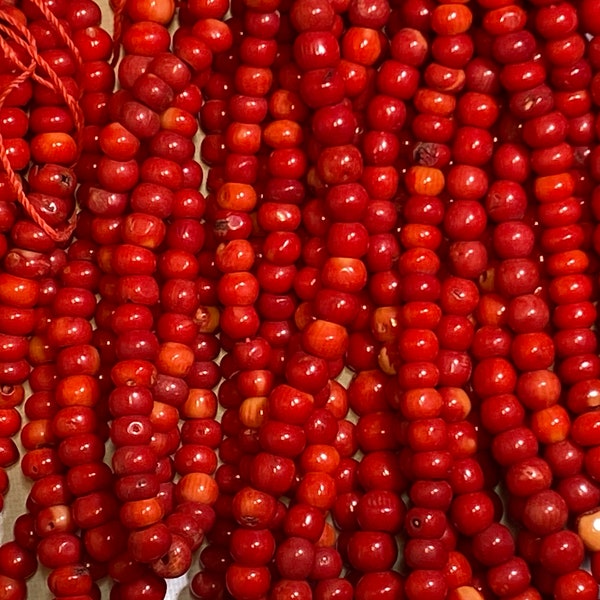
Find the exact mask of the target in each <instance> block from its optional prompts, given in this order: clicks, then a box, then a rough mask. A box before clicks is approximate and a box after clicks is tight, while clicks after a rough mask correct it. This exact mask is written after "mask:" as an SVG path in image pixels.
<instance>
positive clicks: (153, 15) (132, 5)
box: [125, 0, 175, 25]
mask: <svg viewBox="0 0 600 600" xmlns="http://www.w3.org/2000/svg"><path fill="white" fill-rule="evenodd" d="M125 6H126V8H127V14H128V15H129V16H130V17H131V20H132V21H134V22H138V21H152V22H154V23H160V24H161V25H168V24H169V23H170V22H171V20H172V19H173V15H174V14H175V2H174V0H127V3H126V5H125Z"/></svg>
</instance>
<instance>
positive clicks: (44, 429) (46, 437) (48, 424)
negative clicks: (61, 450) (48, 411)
mask: <svg viewBox="0 0 600 600" xmlns="http://www.w3.org/2000/svg"><path fill="white" fill-rule="evenodd" d="M20 437H21V444H22V445H23V448H25V450H34V449H35V448H43V447H47V446H48V445H50V444H53V443H54V442H56V436H55V435H54V433H53V431H52V420H51V419H36V420H35V421H30V422H29V423H26V424H25V425H24V426H23V428H22V429H21V433H20Z"/></svg>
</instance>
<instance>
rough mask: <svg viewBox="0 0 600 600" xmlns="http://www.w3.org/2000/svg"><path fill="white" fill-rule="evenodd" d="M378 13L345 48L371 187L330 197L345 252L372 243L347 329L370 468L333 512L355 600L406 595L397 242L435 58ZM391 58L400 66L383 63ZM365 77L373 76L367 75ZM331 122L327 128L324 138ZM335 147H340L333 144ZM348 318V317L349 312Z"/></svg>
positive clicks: (413, 35)
mask: <svg viewBox="0 0 600 600" xmlns="http://www.w3.org/2000/svg"><path fill="white" fill-rule="evenodd" d="M376 8H377V11H376V13H377V15H376V17H375V18H370V19H367V18H366V17H367V15H365V14H364V9H363V8H362V7H360V6H358V5H356V4H354V3H351V5H350V7H349V17H350V22H351V27H350V28H349V29H348V30H347V31H346V32H345V34H344V36H343V39H342V61H341V63H340V66H341V71H342V76H343V77H344V83H345V86H346V94H347V96H348V97H350V98H352V104H353V108H354V119H355V122H357V123H360V129H357V131H360V132H361V133H360V138H359V139H360V141H359V142H358V143H357V142H356V141H355V140H352V138H351V137H349V138H348V139H347V140H346V141H347V142H352V141H354V143H357V145H359V146H360V147H361V149H362V154H363V159H364V169H363V172H362V176H361V180H360V182H361V185H360V186H358V185H356V184H351V185H350V186H347V187H348V188H349V191H350V190H351V191H352V193H348V192H345V193H344V187H345V186H338V187H337V188H333V189H332V190H330V192H329V193H328V194H327V195H326V197H325V204H326V210H327V214H328V215H330V218H331V219H332V220H333V221H336V222H337V223H335V225H334V226H333V227H332V229H333V228H335V227H337V228H338V229H339V230H340V232H342V233H344V234H345V235H346V239H345V240H344V243H346V244H348V243H350V242H353V243H354V247H355V248H358V247H359V243H360V242H361V241H365V248H364V260H365V264H366V266H367V269H368V271H369V273H370V276H369V281H368V285H367V293H365V294H364V295H365V296H366V300H364V299H361V298H360V297H358V298H357V299H353V298H352V296H348V299H347V300H346V304H347V305H348V306H350V307H352V306H353V305H354V307H355V308H354V310H355V311H358V312H356V313H355V314H353V315H352V314H351V315H348V317H347V322H345V323H344V324H345V325H346V327H348V329H349V331H350V338H349V342H348V350H347V352H346V364H347V365H348V366H350V367H352V368H354V370H355V371H357V372H356V373H355V375H354V376H353V378H352V380H351V381H350V383H349V386H348V402H349V405H350V409H351V410H352V412H353V417H354V418H356V427H355V429H354V430H353V435H354V437H355V440H356V441H355V445H356V447H357V448H358V450H359V451H360V452H361V458H360V464H358V463H357V462H356V461H354V464H352V463H350V464H348V466H347V467H345V470H346V471H347V470H349V468H350V467H351V468H352V471H349V474H347V473H344V471H342V474H343V475H344V478H341V477H336V490H337V494H338V498H336V503H335V504H334V507H333V509H332V514H333V518H334V521H335V523H336V525H337V526H338V527H339V528H340V529H342V533H341V534H340V537H339V541H338V548H339V550H340V552H341V554H342V555H343V556H344V558H345V559H346V561H347V562H349V563H350V566H351V567H352V568H353V570H352V571H350V572H348V573H346V576H345V577H347V578H349V579H350V578H351V581H352V582H353V584H354V587H355V590H354V593H355V597H357V598H363V599H367V598H372V597H389V598H395V597H397V596H398V594H400V593H401V591H402V589H403V586H404V580H403V578H402V577H401V576H400V574H399V573H398V572H397V571H396V570H395V568H394V565H393V564H390V563H388V564H386V563H385V562H384V561H385V560H386V558H385V556H384V553H385V552H389V548H390V545H391V549H392V551H394V550H395V548H394V544H395V538H396V536H397V535H398V534H399V533H400V531H402V529H403V525H404V517H405V512H406V507H405V504H404V502H403V500H402V499H401V495H402V494H403V493H405V492H406V487H407V482H406V480H405V479H404V477H402V475H401V474H400V472H399V467H398V466H397V457H396V452H397V451H398V450H399V447H400V437H399V435H398V431H399V430H400V428H401V425H400V423H399V416H398V414H397V411H395V410H394V409H393V408H392V406H391V396H393V394H394V393H395V392H392V391H391V390H393V388H394V387H395V384H396V377H397V378H401V377H402V375H400V373H399V370H402V368H403V366H399V365H398V363H397V355H398V347H397V342H398V326H399V324H400V320H401V317H400V309H399V305H400V303H401V300H402V288H401V280H402V270H403V268H404V266H406V265H404V266H403V265H402V257H400V246H399V243H398V240H397V239H396V227H397V211H396V207H395V205H394V203H393V200H394V198H395V197H396V194H397V189H398V184H399V179H400V176H399V173H400V166H399V163H400V164H401V162H400V160H401V159H399V157H400V154H401V151H402V149H403V148H402V141H401V139H402V138H401V136H402V135H403V134H404V132H403V128H404V124H405V117H406V106H405V101H407V100H409V98H410V97H411V94H412V92H413V91H414V90H413V87H414V86H415V85H416V84H417V83H418V74H417V71H416V69H415V66H416V64H417V63H419V61H420V58H424V54H422V52H426V51H427V46H426V43H425V41H424V39H423V37H422V36H421V34H420V33H419V32H418V31H416V30H410V29H402V30H400V31H398V32H397V33H396V34H395V35H393V37H391V40H390V43H389V46H388V45H387V43H385V42H384V40H385V38H384V37H383V35H384V34H383V31H382V29H383V28H384V27H385V26H387V22H388V18H387V16H388V14H389V8H388V7H387V6H386V5H384V4H378V5H377V6H376ZM357 13H358V14H357ZM361 13H362V14H361ZM420 42H423V45H422V46H420ZM388 52H389V54H391V58H388V59H387V60H384V61H383V62H381V59H382V58H384V57H386V56H388ZM342 65H343V66H342ZM361 70H362V71H363V76H359V75H358V74H357V73H360V72H361ZM415 75H417V77H416V78H415ZM361 82H362V85H359V84H361ZM369 82H370V83H369ZM338 114H339V109H338ZM324 116H325V115H322V117H324ZM346 120H348V119H346ZM324 122H325V120H324V119H323V120H321V121H319V125H320V128H321V129H323V128H324V127H325V125H324ZM340 133H341V132H340ZM327 137H328V138H329V139H331V134H329V135H328V136H327ZM365 192H366V193H365ZM361 225H362V227H361ZM334 231H335V229H334ZM327 240H328V242H329V243H328V244H327V249H328V254H330V255H335V246H336V245H337V244H335V243H333V242H334V241H335V238H332V237H329V235H328V236H327ZM407 259H408V261H410V258H409V257H408V256H407ZM357 300H358V302H357ZM342 306H343V305H340V308H341V307H342ZM338 314H342V313H341V310H340V309H339V308H338ZM363 321H366V322H363ZM388 394H389V396H388ZM348 458H349V457H348ZM353 480H354V485H352V487H350V485H351V484H352V483H353ZM346 487H348V488H349V489H348V490H347V491H346V489H345V488H346ZM344 491H345V492H346V493H345V494H344V493H343V492H344ZM390 542H391V544H390ZM386 546H387V548H386ZM370 547H375V548H377V551H376V553H373V554H372V558H369V557H368V554H369V552H372V551H371V550H370ZM382 551H383V552H382ZM391 556H392V557H393V558H394V559H395V555H394V554H392V555H391Z"/></svg>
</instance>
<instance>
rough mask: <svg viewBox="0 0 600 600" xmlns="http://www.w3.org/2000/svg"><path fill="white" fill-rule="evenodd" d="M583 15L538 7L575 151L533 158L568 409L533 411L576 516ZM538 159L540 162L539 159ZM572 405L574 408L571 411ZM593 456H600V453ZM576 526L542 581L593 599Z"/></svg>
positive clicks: (581, 345) (580, 478) (585, 267)
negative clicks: (571, 235) (566, 230)
mask: <svg viewBox="0 0 600 600" xmlns="http://www.w3.org/2000/svg"><path fill="white" fill-rule="evenodd" d="M578 18H579V17H578V13H577V9H576V7H574V6H573V5H572V4H570V3H560V4H557V5H556V6H540V7H539V8H538V10H537V12H536V15H535V21H534V23H535V28H536V32H537V33H538V34H540V35H541V36H542V37H543V38H544V39H545V40H547V41H546V43H545V48H544V49H545V56H546V58H547V61H548V69H549V78H550V81H551V83H552V86H553V88H555V89H556V90H558V91H557V92H556V93H555V94H554V104H555V108H556V109H557V110H558V111H560V112H561V113H562V114H563V115H564V116H565V117H566V119H568V120H567V136H566V140H565V142H563V143H562V147H563V148H566V152H565V154H567V156H568V154H569V151H570V154H571V156H572V158H571V161H570V162H569V160H568V159H567V157H562V156H560V154H559V153H558V152H556V151H555V152H554V157H553V160H550V159H549V158H548V154H549V153H550V152H549V151H548V149H546V148H544V149H540V150H536V151H535V152H534V154H533V155H532V166H533V169H534V171H536V174H537V175H538V179H537V181H536V188H537V187H538V186H539V187H540V188H549V190H550V194H551V200H550V201H549V202H548V203H547V204H545V206H544V208H545V211H544V213H543V215H540V216H543V224H544V225H545V226H546V227H548V230H549V231H547V232H544V235H543V237H542V250H543V251H545V252H547V253H548V254H549V257H548V259H547V261H545V264H546V272H547V274H548V275H549V276H551V277H552V280H551V284H550V290H549V291H550V299H551V301H552V302H553V307H552V320H553V323H554V325H555V328H556V331H555V333H554V336H553V339H554V343H555V347H556V355H557V361H556V362H557V365H556V372H557V373H558V375H559V377H560V379H561V384H562V389H563V394H564V398H565V401H564V408H563V407H562V406H561V407H560V408H557V407H555V406H551V407H548V408H546V409H545V410H544V411H538V412H537V413H535V415H534V418H535V420H534V421H532V426H533V427H535V430H534V431H536V435H537V437H538V439H539V440H540V441H541V442H543V443H544V444H546V448H545V452H544V456H545V458H546V460H547V461H548V462H549V464H550V466H551V468H552V471H553V475H554V476H555V477H557V476H559V477H560V476H561V474H560V473H558V472H557V471H558V470H559V469H561V468H562V469H563V470H564V469H565V468H567V469H571V473H572V476H571V477H570V478H566V479H561V480H560V481H558V482H557V483H556V484H555V490H556V492H557V493H558V494H559V495H560V496H561V498H562V499H563V501H564V506H566V508H567V509H568V510H569V513H570V515H571V517H572V518H577V517H579V515H581V514H582V513H584V512H586V511H591V510H597V507H598V505H599V504H600V496H599V491H600V490H599V488H598V486H597V485H595V484H594V481H593V480H595V481H598V476H599V475H600V471H598V469H597V468H596V467H595V466H594V465H595V459H594V450H595V449H594V448H591V446H596V447H597V443H596V440H595V439H594V436H593V435H591V434H590V431H591V429H593V427H594V426H597V425H595V423H596V421H597V419H596V418H595V416H594V415H593V414H591V413H592V410H593V408H592V407H590V406H589V405H588V403H587V398H588V397H589V396H588V394H589V391H590V390H593V389H594V386H595V383H596V382H597V381H598V374H599V372H600V369H599V364H598V357H597V347H598V343H597V337H596V334H594V333H593V332H592V331H590V330H589V329H588V328H587V327H588V326H587V325H585V324H584V326H583V327H581V326H580V324H579V323H577V322H576V321H574V320H573V321H571V322H569V321H570V320H568V319H564V318H563V319H561V318H560V312H559V311H561V312H563V317H564V311H565V308H567V305H568V304H571V303H573V302H577V303H578V304H579V307H578V308H579V311H582V309H583V310H584V311H585V312H587V313H588V315H587V317H588V318H589V319H590V321H592V322H595V321H596V320H597V311H596V309H595V307H594V304H593V298H594V297H595V285H596V282H595V281H594V279H593V277H592V274H593V272H594V271H595V270H597V262H596V264H594V263H593V262H590V259H589V257H590V256H591V255H592V253H591V252H590V250H591V249H592V243H591V225H590V221H591V220H592V214H591V210H590V204H589V202H586V201H585V200H584V198H585V196H587V195H588V193H590V191H588V190H587V189H584V187H583V186H582V180H581V177H580V176H577V172H576V171H574V167H575V166H577V160H578V156H579V154H580V153H581V148H577V147H576V146H578V145H580V144H582V143H589V142H592V141H593V140H594V136H593V133H594V132H593V125H592V124H591V123H590V118H589V117H590V116H591V115H590V114H589V113H588V112H587V111H589V108H590V106H591V96H590V93H589V91H588V90H589V88H590V85H591V81H592V69H591V65H590V64H589V62H588V59H584V58H583V55H584V53H585V48H586V39H585V37H584V36H583V35H582V34H580V33H577V31H576V29H577V25H578ZM550 69H551V70H550ZM534 158H537V161H535V162H534V161H533V159H534ZM544 159H545V160H544ZM561 159H562V160H561ZM565 171H568V175H569V176H566V173H565ZM552 177H553V178H552ZM547 182H549V183H550V185H547ZM583 183H585V182H583ZM561 187H562V188H563V189H562V190H560V188H561ZM538 195H540V196H541V194H538ZM559 215H560V216H559ZM569 225H571V226H575V227H576V228H578V229H579V231H580V232H581V234H582V235H581V238H580V239H579V240H577V241H576V242H574V243H571V244H568V243H567V244H566V245H563V247H556V245H554V244H553V242H554V243H555V241H556V238H555V239H554V240H553V239H552V237H554V236H552V230H553V228H555V227H557V226H560V227H565V226H567V227H568V226H569ZM549 237H550V240H549V239H548V238H549ZM582 392H583V393H582ZM561 404H562V403H561ZM566 409H568V410H569V411H570V412H571V414H570V415H569V413H568V412H567V411H566ZM538 415H539V417H538ZM536 417H537V418H536ZM570 418H571V419H573V420H572V423H569V419H570ZM569 427H570V430H569ZM538 432H539V433H538ZM595 455H596V456H598V453H597V452H596V453H595ZM552 459H553V460H552ZM581 462H583V465H582V464H581ZM582 466H583V469H582ZM557 467H558V468H557ZM578 471H579V472H578ZM562 477H564V475H563V476H562ZM590 478H591V479H590ZM556 529H558V527H557V528H556ZM576 531H577V533H578V534H579V537H578V536H577V535H576V534H575V533H574V532H572V531H569V530H568V529H565V530H557V531H554V532H552V533H551V534H549V535H547V536H545V537H544V538H543V539H542V540H541V543H540V551H539V561H540V564H541V567H540V570H544V571H545V572H546V573H548V572H549V573H551V575H552V576H551V577H546V578H545V582H544V583H545V585H546V586H547V588H548V589H551V590H553V591H554V593H555V595H557V596H559V597H561V596H562V597H569V594H571V593H572V592H571V591H570V590H571V589H572V586H573V585H577V584H578V582H579V581H582V582H583V584H584V586H583V587H584V592H583V593H584V594H589V595H590V597H591V596H592V595H594V594H597V586H595V585H594V584H593V583H591V582H590V581H589V580H588V579H589V577H588V575H587V574H585V575H584V574H582V573H580V572H578V570H577V569H578V567H581V565H582V563H583V557H584V547H585V548H588V549H589V545H588V542H587V541H586V540H588V539H589V538H588V536H589V535H590V530H589V522H586V519H585V518H582V519H580V520H579V522H578V523H577V529H576ZM592 537H594V534H592ZM540 587H541V584H540Z"/></svg>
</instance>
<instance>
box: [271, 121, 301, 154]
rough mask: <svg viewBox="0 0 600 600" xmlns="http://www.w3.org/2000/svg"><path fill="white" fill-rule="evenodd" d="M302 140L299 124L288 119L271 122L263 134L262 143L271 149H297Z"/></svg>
mask: <svg viewBox="0 0 600 600" xmlns="http://www.w3.org/2000/svg"><path fill="white" fill-rule="evenodd" d="M303 138H304V136H303V134H302V127H300V124H299V123H296V122H295V121H290V120H289V119H279V120H277V121H272V122H271V123H269V124H268V125H267V126H266V127H265V129H264V132H263V139H264V142H265V144H267V145H268V146H270V147H271V148H297V147H298V146H299V145H300V144H301V143H302V141H303Z"/></svg>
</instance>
